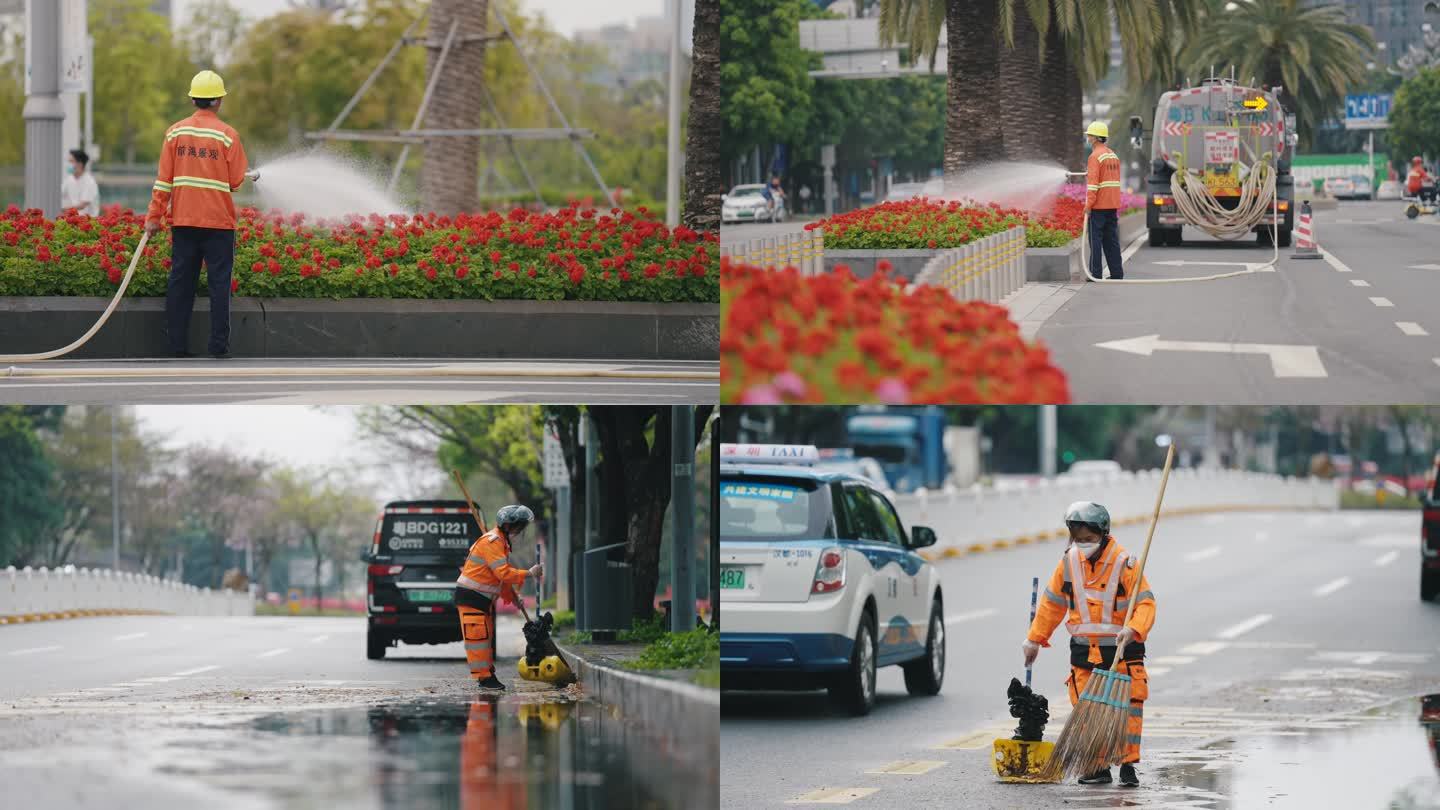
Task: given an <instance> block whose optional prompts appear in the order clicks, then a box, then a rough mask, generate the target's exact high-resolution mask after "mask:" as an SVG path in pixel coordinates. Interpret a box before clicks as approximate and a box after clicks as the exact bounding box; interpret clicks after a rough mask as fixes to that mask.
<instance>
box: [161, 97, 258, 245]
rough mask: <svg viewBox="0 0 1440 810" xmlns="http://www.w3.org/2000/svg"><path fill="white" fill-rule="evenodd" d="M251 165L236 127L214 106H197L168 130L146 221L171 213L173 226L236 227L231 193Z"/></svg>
mask: <svg viewBox="0 0 1440 810" xmlns="http://www.w3.org/2000/svg"><path fill="white" fill-rule="evenodd" d="M247 169H249V164H248V162H247V160H246V158H245V147H243V146H242V145H241V144H240V135H239V134H238V133H236V132H235V129H234V128H233V127H231V126H230V125H229V124H227V123H225V122H224V121H221V120H220V116H218V115H216V114H215V112H214V111H213V110H196V111H195V114H194V115H192V116H190V117H189V118H186V119H185V120H183V121H180V122H179V123H177V124H175V125H174V126H172V127H170V128H169V129H168V130H166V131H165V143H164V144H162V145H161V147H160V171H159V173H158V175H157V176H156V178H155V186H154V191H153V192H152V193H151V195H150V209H149V211H147V212H146V214H145V220H146V221H147V222H150V221H158V220H159V219H160V218H161V217H163V216H165V215H166V214H167V213H168V214H169V220H170V224H171V225H179V226H189V227H195V228H220V229H222V230H228V231H233V230H235V202H234V200H232V199H231V194H232V193H233V192H235V191H236V190H238V189H239V188H240V184H241V183H243V182H245V172H246V170H247Z"/></svg>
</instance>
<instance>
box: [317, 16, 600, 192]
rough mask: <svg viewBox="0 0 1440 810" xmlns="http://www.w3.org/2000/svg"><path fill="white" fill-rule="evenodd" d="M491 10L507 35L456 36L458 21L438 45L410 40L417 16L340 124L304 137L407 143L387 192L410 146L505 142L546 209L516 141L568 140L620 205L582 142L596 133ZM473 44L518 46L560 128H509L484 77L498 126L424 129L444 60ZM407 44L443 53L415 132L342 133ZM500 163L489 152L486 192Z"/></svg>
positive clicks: (362, 87) (353, 98) (506, 22)
mask: <svg viewBox="0 0 1440 810" xmlns="http://www.w3.org/2000/svg"><path fill="white" fill-rule="evenodd" d="M489 6H490V11H491V13H493V14H494V15H495V18H496V20H498V21H499V23H500V27H501V29H502V32H500V33H495V34H486V35H484V36H467V37H458V38H457V37H456V30H457V28H458V26H459V22H460V21H459V19H455V20H452V21H451V23H450V29H449V31H448V33H447V34H446V36H445V39H444V41H443V42H435V41H433V40H430V39H427V38H425V37H415V36H411V34H412V32H413V31H414V30H415V27H416V26H417V25H419V23H420V21H421V20H423V19H424V17H425V15H424V14H421V16H420V17H418V18H416V19H415V20H414V21H413V22H411V23H410V25H409V26H408V27H407V28H406V29H405V31H404V33H402V34H401V35H400V38H399V39H398V40H397V41H396V42H395V44H394V45H392V46H391V47H390V50H389V51H388V52H387V53H386V54H385V56H384V58H382V59H381V60H380V64H378V65H376V66H375V69H374V70H373V71H371V72H370V75H369V76H368V77H366V79H365V81H364V82H362V83H361V84H360V87H359V89H357V90H356V91H355V94H354V95H353V96H351V97H350V100H349V101H348V102H346V104H345V107H344V108H343V109H341V110H340V114H339V115H337V116H335V120H334V121H332V122H331V123H330V126H329V127H327V128H326V129H324V130H322V131H319V132H307V133H305V137H307V138H310V139H312V140H316V141H321V142H329V141H362V142H377V143H379V142H388V143H402V144H404V146H403V147H402V148H401V150H400V157H399V158H398V159H396V161H395V166H394V167H393V169H392V170H391V172H390V182H389V183H388V185H387V186H386V190H387V191H392V192H393V191H394V189H395V185H396V183H397V182H399V180H400V174H401V172H402V171H404V168H405V162H406V160H407V159H408V158H409V157H410V147H411V146H412V145H413V144H416V143H423V142H424V141H425V140H426V139H427V138H489V139H499V140H503V141H504V142H505V147H506V149H507V151H509V153H510V156H511V157H513V158H514V159H515V163H516V164H517V165H518V167H519V169H520V173H521V174H523V175H524V177H525V182H526V184H527V185H528V186H529V188H530V193H532V194H533V195H534V196H535V200H536V202H538V203H540V204H542V205H543V204H544V199H543V197H542V196H541V194H540V187H539V186H538V185H537V184H536V183H535V178H534V176H533V175H531V173H530V168H529V166H527V165H526V163H525V159H524V158H523V157H521V155H520V150H519V149H517V148H516V146H515V142H516V141H517V140H552V141H553V140H569V141H570V143H571V144H572V145H573V146H574V147H575V153H576V154H577V155H578V156H579V157H580V159H581V160H582V161H584V163H585V165H586V167H588V168H589V169H590V174H591V176H593V177H594V178H595V183H596V185H597V186H599V188H600V191H601V193H602V194H603V195H604V196H605V199H606V200H608V201H609V203H610V206H611V207H612V208H613V207H616V206H617V203H616V201H615V195H614V193H613V191H612V190H611V189H610V187H609V186H607V185H606V184H605V180H604V178H602V177H601V176H600V170H599V169H598V168H596V166H595V162H594V161H593V160H591V158H590V153H589V151H588V150H586V148H585V145H584V143H582V141H584V140H587V139H589V138H593V137H595V133H593V132H591V131H590V130H588V129H579V128H576V127H572V126H571V125H570V121H569V119H568V118H566V116H565V112H564V111H563V110H561V109H560V105H559V104H557V103H556V101H555V96H554V95H553V94H551V92H550V88H549V86H547V85H546V84H545V79H544V78H543V77H542V76H541V75H540V73H539V72H538V71H536V70H535V66H534V65H533V64H532V63H531V61H530V57H529V55H528V54H527V53H526V52H525V49H524V47H522V46H521V43H520V40H519V39H518V38H517V37H516V36H515V32H514V30H513V29H511V27H510V22H509V20H507V19H506V17H505V12H504V10H503V9H502V8H500V4H498V3H490V4H489ZM473 41H485V42H503V41H508V42H509V43H510V44H511V45H513V46H514V47H515V52H516V53H517V54H518V55H519V57H520V61H521V63H522V64H523V65H524V66H525V70H526V72H527V73H529V74H530V78H531V79H532V80H533V81H534V82H535V85H536V86H537V87H538V88H539V89H540V93H541V94H542V95H543V96H544V97H545V102H546V104H547V106H548V107H549V110H550V112H551V113H552V114H553V115H554V116H555V118H557V119H558V120H559V122H560V126H558V127H510V126H508V125H507V124H506V122H505V119H504V116H503V115H501V113H500V108H499V107H498V106H497V105H496V104H495V99H494V97H493V96H492V95H491V94H490V88H489V87H488V86H486V85H485V84H484V81H483V78H481V77H477V80H478V81H481V85H480V89H481V92H482V94H483V96H484V99H485V106H486V107H487V108H488V109H489V111H490V115H491V117H492V118H494V122H495V127H494V128H490V129H422V128H421V124H422V123H423V122H424V120H425V111H426V110H427V109H428V108H429V106H430V99H431V96H432V95H433V93H434V91H435V86H436V84H437V82H438V79H439V77H440V75H441V72H442V70H443V68H444V66H445V59H446V57H447V56H449V55H450V49H451V47H452V46H453V45H454V44H456V43H459V42H473ZM406 45H424V46H425V47H427V48H439V49H440V55H439V58H438V59H437V60H436V62H435V66H434V68H433V69H432V70H431V73H430V77H429V79H428V80H427V81H426V84H425V93H424V95H422V96H421V97H420V107H419V109H417V110H416V111H415V118H414V120H413V121H412V122H411V124H410V128H409V129H385V130H358V129H340V124H341V123H343V122H344V121H345V118H346V117H347V116H349V115H350V113H351V111H352V110H354V109H355V105H357V104H359V103H360V99H361V98H363V97H364V96H365V94H366V93H367V92H369V90H370V88H371V87H372V86H374V84H375V80H376V79H377V78H379V76H380V74H381V73H383V72H384V71H385V68H386V67H388V66H389V64H390V62H391V61H392V60H394V58H395V55H396V54H398V53H399V52H400V49H401V48H402V47H404V46H406ZM495 163H496V160H495V156H494V153H493V151H492V150H490V149H489V148H487V149H486V166H485V172H484V174H482V175H481V177H480V179H479V180H478V183H479V185H480V190H481V191H483V190H484V187H485V185H486V184H487V183H488V180H489V178H490V177H491V176H495V177H502V178H503V175H501V174H500V172H499V171H498V170H497V169H496V166H495Z"/></svg>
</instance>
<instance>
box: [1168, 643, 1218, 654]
mask: <svg viewBox="0 0 1440 810" xmlns="http://www.w3.org/2000/svg"><path fill="white" fill-rule="evenodd" d="M1229 646H1230V645H1229V644H1226V643H1225V642H1223V641H1197V642H1195V643H1193V644H1186V645H1185V646H1184V647H1181V648H1180V652H1181V653H1183V654H1184V655H1210V654H1212V653H1217V652H1220V651H1221V650H1223V649H1225V648H1226V647H1229Z"/></svg>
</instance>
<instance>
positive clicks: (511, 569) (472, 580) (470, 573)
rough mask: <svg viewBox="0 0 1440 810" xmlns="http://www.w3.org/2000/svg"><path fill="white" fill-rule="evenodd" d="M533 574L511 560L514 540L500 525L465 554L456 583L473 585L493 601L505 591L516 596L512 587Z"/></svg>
mask: <svg viewBox="0 0 1440 810" xmlns="http://www.w3.org/2000/svg"><path fill="white" fill-rule="evenodd" d="M529 574H530V572H529V571H528V570H527V569H524V568H516V567H515V566H513V565H511V564H510V541H509V540H507V539H506V538H505V535H504V534H503V533H501V531H500V530H499V529H491V530H490V531H488V532H486V533H484V534H482V535H480V539H479V540H476V541H475V544H474V545H472V546H470V554H469V556H467V557H466V558H465V565H464V566H463V567H461V569H460V578H459V579H457V580H455V585H456V586H457V587H461V588H469V589H470V590H472V591H475V592H476V593H479V594H483V595H484V596H485V597H486V598H487V599H490V600H492V601H493V600H495V599H497V598H498V597H499V596H500V595H501V594H502V593H505V595H506V597H507V598H510V597H512V596H513V591H511V589H512V588H515V587H519V586H521V585H524V584H525V577H527V576H529Z"/></svg>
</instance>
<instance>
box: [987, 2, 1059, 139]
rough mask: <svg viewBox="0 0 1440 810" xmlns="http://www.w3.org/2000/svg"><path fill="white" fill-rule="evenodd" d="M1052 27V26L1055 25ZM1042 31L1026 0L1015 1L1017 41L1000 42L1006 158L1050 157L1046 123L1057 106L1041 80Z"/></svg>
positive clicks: (1001, 98)
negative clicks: (1025, 2)
mask: <svg viewBox="0 0 1440 810" xmlns="http://www.w3.org/2000/svg"><path fill="white" fill-rule="evenodd" d="M1052 28H1053V26H1052ZM1039 63H1040V32H1039V31H1038V30H1036V28H1035V21H1034V20H1032V19H1030V12H1029V11H1028V10H1026V8H1025V4H1024V3H1016V4H1015V41H1014V42H1013V43H1012V44H1010V45H1006V44H1005V43H1004V42H1003V41H1002V42H1001V43H1000V95H999V96H997V97H996V98H997V100H999V101H1000V102H1001V103H1000V104H999V105H997V107H998V111H999V115H1000V118H1001V121H1002V125H1003V126H1004V131H1005V139H1004V143H1005V157H1006V158H1008V159H1010V160H1043V159H1045V158H1046V157H1049V156H1050V155H1049V152H1050V146H1049V143H1050V140H1051V135H1050V133H1049V132H1047V130H1048V129H1049V128H1048V127H1046V126H1045V116H1046V113H1047V111H1048V110H1051V109H1053V108H1054V101H1055V97H1054V94H1055V91H1054V90H1051V89H1047V88H1046V87H1045V85H1044V84H1043V82H1042V80H1041V79H1042V70H1041V69H1040V68H1039Z"/></svg>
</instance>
